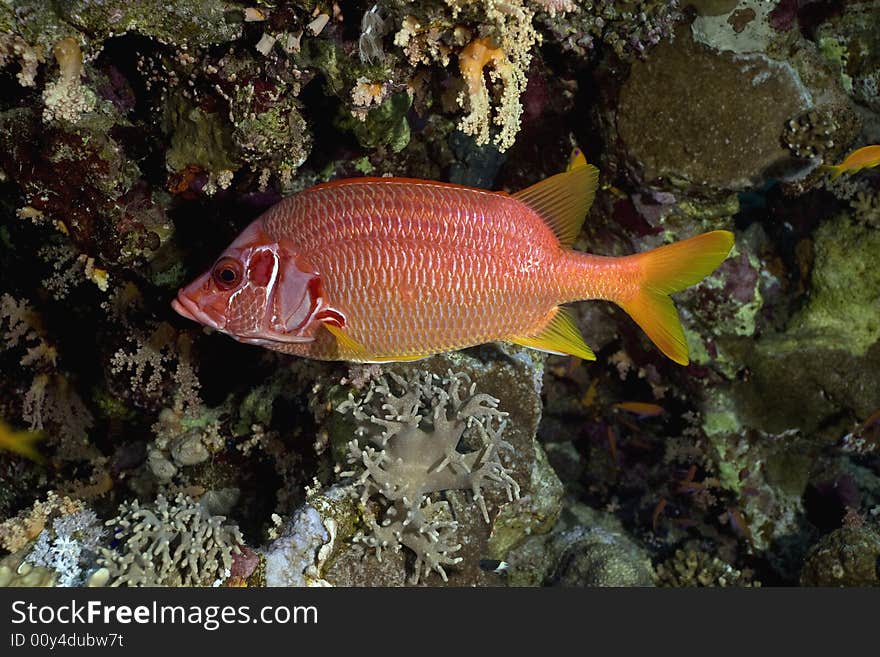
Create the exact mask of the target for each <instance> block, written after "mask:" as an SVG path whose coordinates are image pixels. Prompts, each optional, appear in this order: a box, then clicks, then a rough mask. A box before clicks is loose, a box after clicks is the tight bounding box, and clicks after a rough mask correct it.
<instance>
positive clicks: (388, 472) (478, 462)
mask: <svg viewBox="0 0 880 657" xmlns="http://www.w3.org/2000/svg"><path fill="white" fill-rule="evenodd" d="M469 383H470V381H469V379H468V377H467V375H466V374H461V373H457V374H453V373H452V372H449V373H448V374H447V376H446V377H444V378H443V379H440V378H439V377H437V376H436V375H431V374H428V373H426V374H424V375H416V376H415V377H414V378H411V379H409V380H405V379H403V378H401V377H399V376H395V375H393V374H392V375H391V377H390V379H389V378H388V377H384V376H383V377H381V378H379V379H378V380H374V381H372V382H371V383H370V386H369V388H368V389H367V391H366V393H365V394H364V395H363V397H361V398H360V399H357V400H356V399H354V398H353V397H352V398H350V399H349V401H348V402H346V403H343V404H341V405H340V406H339V408H338V410H339V411H340V412H343V413H344V412H347V411H348V412H351V414H352V416H353V417H354V419H355V420H356V421H357V422H359V423H361V424H360V427H359V428H358V430H357V432H358V433H359V434H360V435H361V436H363V437H365V438H366V439H367V440H368V441H369V442H371V443H373V445H375V447H373V446H370V445H367V446H365V447H361V445H360V444H359V442H358V441H357V440H352V441H351V442H350V443H349V444H348V450H349V453H348V461H349V464H350V465H353V466H355V468H357V469H356V470H352V471H350V472H348V473H343V476H346V475H349V476H355V475H358V476H357V479H356V481H355V484H354V486H355V488H356V490H358V491H359V492H360V502H361V505H363V506H364V507H367V505H368V502H369V501H370V498H376V497H379V498H381V499H382V500H383V502H384V504H383V505H381V506H384V507H385V508H384V510H382V511H381V512H380V513H379V514H373V513H372V512H369V513H368V515H367V523H368V527H369V531H368V532H367V533H359V534H357V535H356V536H355V541H358V542H362V543H364V544H365V545H367V546H368V547H370V548H372V549H373V550H375V553H376V558H378V559H380V560H381V558H382V552H383V551H384V550H390V551H394V552H396V551H399V550H400V549H401V548H402V547H406V548H408V549H409V550H411V551H412V552H413V553H415V555H416V564H415V568H414V573H413V583H418V580H419V576H420V573H421V570H422V567H424V572H425V574H426V575H427V574H428V573H430V572H431V571H437V572H438V573H439V574H440V576H441V577H442V578H443V579H444V580H446V579H447V577H446V571H445V570H444V569H443V566H444V565H454V564H456V563H458V562H459V561H460V560H461V558H460V557H456V556H454V554H455V552H457V551H458V550H459V549H461V544H459V543H456V542H455V540H456V539H455V536H456V529H457V527H458V523H457V522H456V521H454V520H453V519H452V517H451V514H450V511H449V508H448V504H446V503H443V502H433V501H432V500H431V498H430V495H431V494H432V493H439V492H443V491H448V490H468V491H471V492H472V493H473V499H474V501H475V502H476V503H477V505H478V506H479V508H480V511H481V512H482V514H483V518H484V519H485V521H486V522H489V512H488V510H487V508H486V501H485V498H484V495H483V487H484V486H490V485H494V486H500V487H501V488H502V489H503V490H504V491H505V493H506V495H507V497H508V499H509V500H512V499H513V498H514V497H519V484H517V483H516V481H515V480H514V479H513V478H511V476H510V475H509V474H508V472H507V470H506V468H505V467H504V466H503V465H502V463H501V460H500V458H501V457H500V454H501V452H502V451H504V450H510V449H512V448H511V446H510V443H508V442H506V441H505V440H504V439H503V438H502V435H503V433H504V426H505V421H504V413H503V412H501V411H499V410H498V409H497V405H498V400H497V399H494V398H492V397H490V396H488V395H485V394H476V393H475V386H474V385H473V384H471V385H468V384H469ZM423 421H424V422H425V423H426V424H427V426H428V427H430V429H429V430H426V429H425V428H423V427H422V423H423ZM371 424H372V425H377V426H378V427H381V431H379V430H373V431H371V429H373V427H371V426H370V425H371ZM371 434H372V435H371ZM462 446H464V448H462ZM376 448H378V449H376ZM359 471H360V472H359Z"/></svg>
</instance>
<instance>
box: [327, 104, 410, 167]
mask: <svg viewBox="0 0 880 657" xmlns="http://www.w3.org/2000/svg"><path fill="white" fill-rule="evenodd" d="M411 105H412V97H411V96H410V95H409V94H408V93H406V92H405V91H399V92H397V93H395V94H392V95H391V96H389V97H388V98H386V99H385V100H384V101H383V102H382V104H381V105H379V106H378V107H376V108H374V109H372V110H370V111H369V112H368V113H367V115H366V117H364V120H363V121H361V120H359V119H357V118H355V117H353V116H351V115H350V114H349V113H348V112H344V113H343V114H342V116H341V118H340V119H339V126H340V127H341V128H343V129H347V130H350V131H351V132H352V133H353V134H354V136H355V137H356V138H357V140H358V142H360V144H361V146H363V147H364V148H377V147H378V146H383V145H387V146H388V147H389V148H391V150H392V151H394V152H395V153H399V152H400V151H402V150H403V149H404V148H406V145H407V144H409V138H410V130H409V122H408V121H407V119H406V114H407V112H409V108H410V106H411Z"/></svg>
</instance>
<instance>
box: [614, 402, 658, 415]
mask: <svg viewBox="0 0 880 657" xmlns="http://www.w3.org/2000/svg"><path fill="white" fill-rule="evenodd" d="M611 406H612V407H613V408H617V409H619V410H621V411H627V412H628V413H632V414H633V415H638V416H640V417H657V416H658V415H662V414H663V407H662V406H660V405H659V404H652V403H651V402H637V401H627V402H617V403H616V404H612V405H611Z"/></svg>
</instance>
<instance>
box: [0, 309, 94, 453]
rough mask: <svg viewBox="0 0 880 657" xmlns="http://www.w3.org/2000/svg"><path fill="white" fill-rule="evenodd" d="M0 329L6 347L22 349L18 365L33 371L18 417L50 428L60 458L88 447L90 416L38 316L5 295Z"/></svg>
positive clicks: (31, 424) (37, 426)
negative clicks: (62, 370)
mask: <svg viewBox="0 0 880 657" xmlns="http://www.w3.org/2000/svg"><path fill="white" fill-rule="evenodd" d="M4 325H5V327H4ZM0 329H2V336H3V340H4V347H5V349H6V350H11V349H13V348H16V347H18V348H23V349H24V355H23V356H22V357H21V358H20V360H19V365H21V366H23V367H25V368H27V369H28V370H31V371H33V372H34V377H33V379H32V380H31V383H30V386H29V387H28V388H27V390H26V391H25V392H24V394H23V397H22V410H21V419H22V420H23V421H24V422H27V423H28V424H29V429H30V430H32V431H33V430H43V429H47V428H51V429H52V434H51V436H50V438H54V439H56V441H55V442H56V444H57V446H58V447H59V453H58V456H59V457H60V458H63V459H66V458H75V457H76V456H77V455H81V454H82V452H83V450H88V431H89V429H90V428H91V426H92V424H93V418H92V415H91V413H90V412H89V409H88V408H87V407H86V405H85V404H84V403H83V401H82V399H81V398H80V397H79V395H78V394H77V392H76V390H75V389H74V388H73V386H71V385H70V382H69V381H68V380H67V378H66V377H65V376H64V375H63V374H62V373H60V372H58V371H57V358H58V351H57V349H56V347H55V345H54V344H53V343H52V342H50V341H49V340H48V338H47V337H46V333H45V330H44V328H43V325H42V322H41V320H40V317H39V315H38V314H37V313H36V311H34V310H33V309H32V308H31V307H30V306H29V305H28V304H27V303H26V302H25V301H16V300H15V299H14V298H13V297H12V296H10V295H9V294H4V295H3V296H2V297H0Z"/></svg>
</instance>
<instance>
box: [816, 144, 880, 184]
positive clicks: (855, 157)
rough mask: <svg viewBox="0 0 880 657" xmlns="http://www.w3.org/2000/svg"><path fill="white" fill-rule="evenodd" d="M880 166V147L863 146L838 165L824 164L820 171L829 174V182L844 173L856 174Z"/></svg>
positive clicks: (876, 145)
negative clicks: (822, 170)
mask: <svg viewBox="0 0 880 657" xmlns="http://www.w3.org/2000/svg"><path fill="white" fill-rule="evenodd" d="M878 164H880V145H878V144H875V145H873V146H864V147H863V148H859V149H858V150H855V151H853V152H852V153H850V154H849V155H847V156H846V157H845V158H844V160H843V162H841V163H840V164H825V165H823V166H822V169H824V170H825V171H828V172H829V173H830V174H831V180H837V179H838V178H839V177H840V176H842V175H843V174H844V173H856V172H858V171H861V170H862V169H871V168H873V167H876V166H877V165H878Z"/></svg>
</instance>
